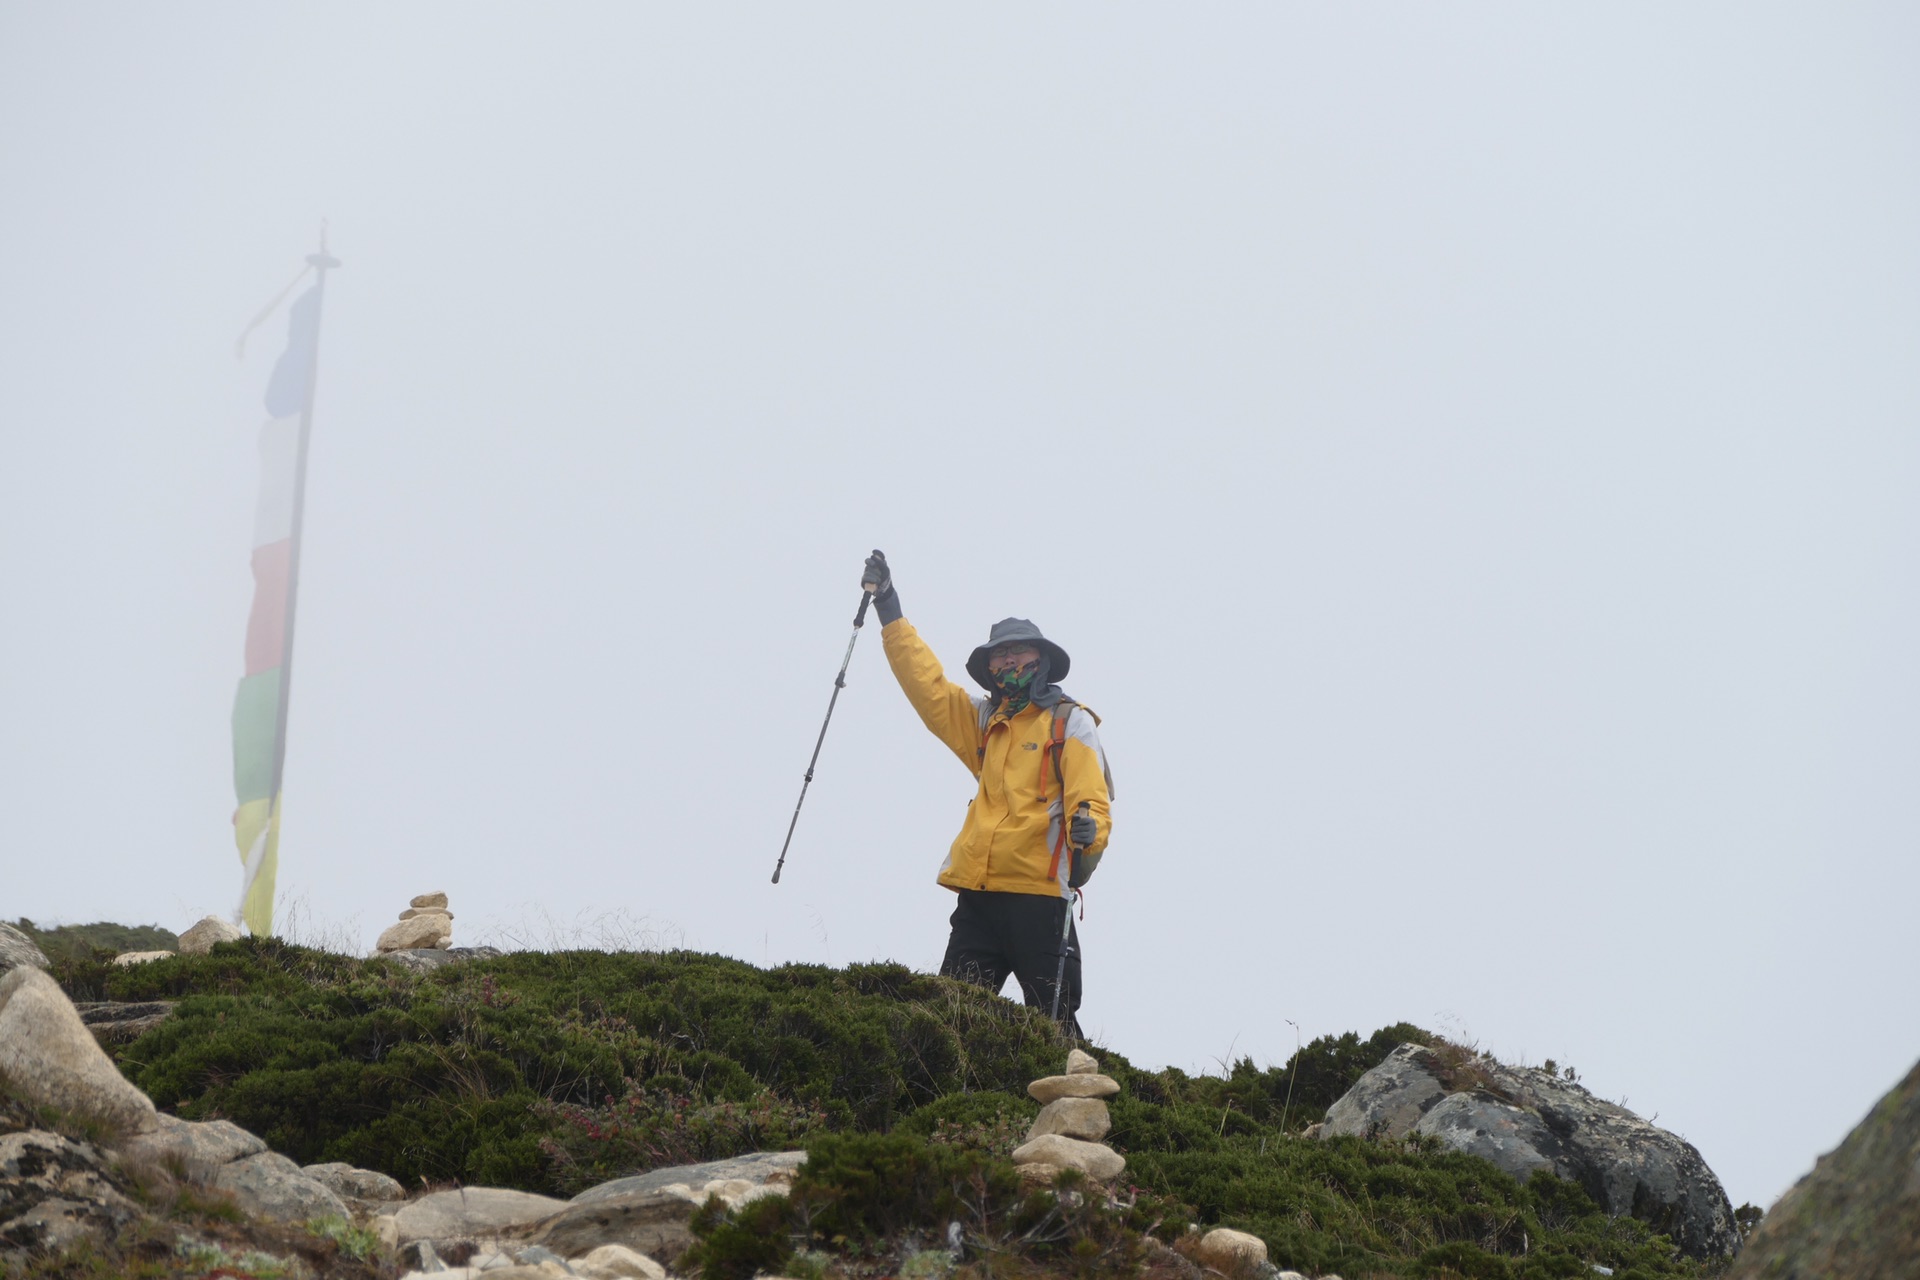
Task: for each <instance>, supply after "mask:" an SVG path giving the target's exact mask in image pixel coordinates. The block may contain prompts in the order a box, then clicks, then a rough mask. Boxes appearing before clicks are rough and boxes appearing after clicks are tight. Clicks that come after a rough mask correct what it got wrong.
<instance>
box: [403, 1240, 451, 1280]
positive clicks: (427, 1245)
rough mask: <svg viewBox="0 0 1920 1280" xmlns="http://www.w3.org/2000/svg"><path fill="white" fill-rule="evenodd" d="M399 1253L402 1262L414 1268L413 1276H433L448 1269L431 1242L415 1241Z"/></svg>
mask: <svg viewBox="0 0 1920 1280" xmlns="http://www.w3.org/2000/svg"><path fill="white" fill-rule="evenodd" d="M399 1252H400V1261H401V1262H402V1263H404V1264H405V1265H406V1266H408V1267H410V1268H412V1274H419V1275H432V1274H433V1273H435V1272H440V1271H445V1270H446V1269H447V1264H446V1263H444V1262H442V1261H441V1260H440V1254H439V1253H438V1252H437V1251H436V1250H435V1249H434V1247H433V1244H432V1242H431V1241H427V1240H415V1241H413V1242H412V1243H410V1244H408V1245H407V1246H406V1247H405V1248H404V1249H401V1250H400V1251H399Z"/></svg>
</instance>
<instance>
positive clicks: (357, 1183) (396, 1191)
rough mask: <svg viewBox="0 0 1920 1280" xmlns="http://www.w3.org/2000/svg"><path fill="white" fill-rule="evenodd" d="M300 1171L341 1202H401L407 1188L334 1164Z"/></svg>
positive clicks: (371, 1173)
mask: <svg viewBox="0 0 1920 1280" xmlns="http://www.w3.org/2000/svg"><path fill="white" fill-rule="evenodd" d="M300 1172H302V1173H304V1174H306V1175H307V1176H308V1177H309V1178H312V1179H313V1180H314V1181H316V1182H318V1183H320V1184H321V1185H323V1186H325V1187H326V1188H327V1189H328V1190H329V1191H331V1192H333V1194H335V1195H337V1196H339V1197H340V1198H341V1199H342V1200H405V1199H406V1198H407V1189H406V1188H405V1187H403V1186H401V1185H400V1184H399V1183H398V1182H396V1181H394V1180H393V1179H392V1178H389V1177H388V1176H387V1175H386V1174H384V1173H376V1172H374V1171H373V1170H372V1169H356V1168H354V1167H353V1166H352V1165H350V1164H344V1163H341V1162H339V1161H334V1162H332V1163H329V1164H309V1165H302V1166H301V1168H300Z"/></svg>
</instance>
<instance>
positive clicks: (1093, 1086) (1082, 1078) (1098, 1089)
mask: <svg viewBox="0 0 1920 1280" xmlns="http://www.w3.org/2000/svg"><path fill="white" fill-rule="evenodd" d="M1027 1092H1028V1094H1030V1095H1032V1097H1033V1100H1034V1101H1035V1102H1052V1101H1053V1100H1054V1099H1055V1098H1111V1097H1112V1096H1113V1095H1114V1094H1116V1093H1118V1092H1120V1082H1119V1081H1118V1080H1115V1079H1114V1078H1113V1077H1112V1076H1103V1075H1095V1074H1091V1073H1085V1072H1083V1073H1081V1074H1080V1075H1077V1076H1042V1077H1041V1078H1040V1079H1038V1080H1035V1081H1034V1082H1033V1083H1032V1084H1030V1085H1028V1086H1027Z"/></svg>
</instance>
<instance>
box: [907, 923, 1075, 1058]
mask: <svg viewBox="0 0 1920 1280" xmlns="http://www.w3.org/2000/svg"><path fill="white" fill-rule="evenodd" d="M1072 910H1073V903H1072V900H1071V899H1067V898H1050V897H1046V896H1044V895H1042V894H1038V893H994V892H991V891H989V890H986V889H962V890H960V904H959V905H958V906H956V907H955V908H954V909H953V917H952V919H951V920H949V921H948V923H949V924H951V925H952V926H953V932H952V933H951V934H949V935H948V937H947V954H946V958H945V959H943V960H941V961H940V972H941V973H943V974H946V975H947V976H948V977H952V978H959V979H960V980H961V981H963V982H972V983H976V984H978V985H980V986H983V987H985V988H987V989H988V990H989V991H996V992H997V991H999V990H1000V988H1001V987H1002V986H1004V985H1006V981H1007V975H1008V974H1010V973H1011V974H1012V975H1013V976H1014V977H1016V978H1018V979H1019V980H1020V994H1021V996H1022V997H1023V998H1024V999H1025V1000H1026V1002H1027V1004H1028V1005H1030V1006H1032V1007H1033V1008H1035V1009H1052V1008H1053V975H1054V974H1055V973H1058V972H1059V970H1060V924H1061V914H1062V913H1063V912H1068V913H1070V912H1071V911H1072ZM1067 928H1068V931H1069V932H1068V936H1067V977H1066V982H1065V983H1064V984H1063V986H1064V987H1065V990H1064V991H1062V992H1061V994H1060V1018H1061V1021H1062V1022H1064V1023H1066V1024H1067V1026H1068V1028H1069V1029H1070V1030H1071V1031H1072V1032H1073V1034H1074V1035H1075V1036H1078V1035H1079V1034H1080V1024H1079V1022H1078V1020H1076V1019H1075V1017H1074V1014H1075V1012H1076V1011H1078V1010H1079V1008H1080V936H1079V934H1078V933H1077V932H1075V931H1074V930H1073V925H1072V923H1071V921H1070V920H1069V922H1068V924H1067Z"/></svg>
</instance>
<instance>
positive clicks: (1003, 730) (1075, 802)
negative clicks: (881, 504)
mask: <svg viewBox="0 0 1920 1280" xmlns="http://www.w3.org/2000/svg"><path fill="white" fill-rule="evenodd" d="M880 636H881V640H882V642H883V643H884V644H885V645H886V649H887V662H888V664H889V665H891V666H892V667H893V674H894V676H895V677H896V678H897V679H898V680H899V681H900V687H901V688H902V689H904V690H905V691H906V694H907V701H909V702H911V703H912V704H913V709H914V710H915V711H917V712H919V713H920V719H921V720H922V721H924V722H925V723H926V726H927V728H929V729H931V730H933V736H934V737H936V738H938V739H940V741H942V742H944V743H946V744H947V746H948V748H949V749H951V750H952V752H953V754H955V755H956V756H959V757H960V763H961V764H964V765H966V766H967V769H968V770H969V771H970V772H971V773H972V774H973V776H974V777H976V778H978V779H979V780H980V790H979V791H978V792H977V793H976V794H975V795H974V797H973V801H972V802H971V803H970V804H969V805H968V806H967V819H966V822H965V823H964V824H962V826H961V828H960V834H959V836H958V837H957V838H956V839H955V840H954V842H953V847H952V848H951V849H950V850H948V851H947V860H946V861H945V862H944V863H942V864H941V867H940V883H941V884H943V885H945V886H947V888H949V889H956V890H957V889H987V890H990V891H993V892H996V893H1039V894H1046V895H1047V896H1049V897H1066V896H1068V894H1069V889H1068V887H1067V878H1068V876H1069V874H1070V873H1071V871H1072V865H1071V864H1072V855H1071V850H1070V849H1069V848H1068V847H1067V843H1066V841H1065V840H1064V839H1062V838H1061V827H1060V822H1061V817H1060V815H1061V813H1062V812H1063V811H1064V812H1065V813H1067V814H1072V813H1074V812H1075V811H1076V810H1077V809H1078V808H1079V806H1080V803H1081V802H1082V801H1085V802H1086V805H1087V810H1088V812H1089V813H1090V814H1092V816H1093V823H1094V829H1095V835H1094V838H1093V843H1092V844H1091V845H1089V846H1088V847H1087V848H1086V849H1085V850H1084V851H1083V853H1084V854H1090V855H1093V856H1096V857H1097V856H1098V855H1099V854H1101V853H1102V852H1103V851H1104V850H1105V849H1106V847H1107V837H1108V835H1109V834H1110V833H1111V831H1112V818H1111V817H1110V815H1109V801H1110V799H1111V797H1110V796H1109V795H1108V791H1107V772H1106V756H1105V753H1103V752H1102V751H1101V749H1100V737H1099V734H1098V733H1097V731H1096V726H1097V725H1098V724H1099V723H1100V721H1099V718H1098V717H1096V716H1095V715H1094V714H1093V713H1092V712H1091V711H1088V710H1087V709H1086V708H1085V707H1082V706H1078V705H1069V704H1066V703H1062V704H1060V709H1061V710H1063V711H1066V712H1067V713H1068V716H1067V723H1066V736H1065V740H1064V742H1063V743H1062V747H1061V752H1060V769H1061V772H1062V774H1064V775H1065V779H1066V796H1065V801H1066V803H1065V807H1064V810H1063V808H1062V805H1061V799H1062V797H1061V795H1060V783H1059V781H1058V780H1057V779H1056V778H1055V777H1054V753H1053V750H1052V742H1053V712H1051V711H1049V710H1047V709H1046V708H1044V707H1039V706H1034V705H1032V704H1029V705H1028V706H1026V707H1025V708H1023V709H1022V710H1021V711H1020V713H1019V714H1018V715H1015V716H1013V717H1012V718H1011V719H1009V718H1008V716H1007V714H1006V711H1005V709H1004V708H996V709H995V710H994V711H993V713H992V715H991V716H990V717H988V718H987V720H986V727H985V730H984V731H983V730H982V728H981V719H982V717H983V716H984V715H986V710H987V708H988V706H989V705H991V699H989V698H988V697H986V696H985V695H984V694H982V695H976V694H974V693H972V692H970V691H969V690H967V689H965V688H963V687H961V686H960V685H957V684H955V683H953V682H952V681H951V680H949V679H947V677H946V673H945V672H943V671H942V670H941V669H940V660H939V659H938V658H936V657H934V656H933V650H931V649H929V648H928V647H927V643H926V641H924V640H922V639H921V638H920V633H919V632H917V631H915V630H914V629H913V624H912V623H910V622H908V621H907V620H906V619H905V618H896V619H894V620H893V621H892V622H889V623H888V624H887V625H886V626H885V627H883V628H882V629H881V632H880Z"/></svg>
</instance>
